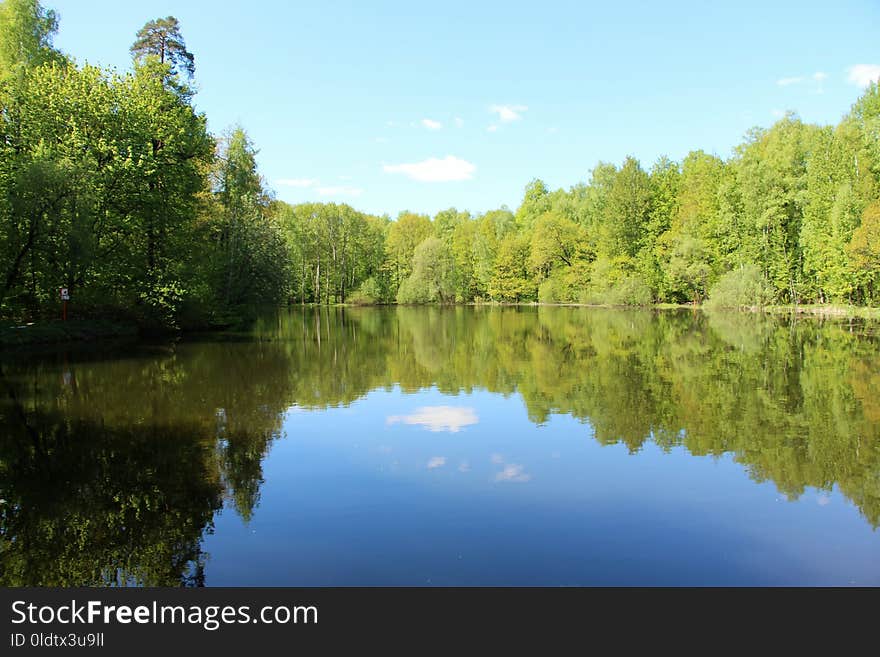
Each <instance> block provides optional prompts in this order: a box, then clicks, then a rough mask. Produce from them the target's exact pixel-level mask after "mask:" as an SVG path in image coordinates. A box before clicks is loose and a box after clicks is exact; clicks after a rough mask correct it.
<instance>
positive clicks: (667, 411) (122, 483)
mask: <svg viewBox="0 0 880 657" xmlns="http://www.w3.org/2000/svg"><path fill="white" fill-rule="evenodd" d="M393 385H400V386H401V388H402V389H403V390H405V391H414V390H418V389H422V388H425V387H429V386H436V387H437V388H438V389H439V390H441V391H443V392H446V393H450V394H458V393H460V392H467V391H470V390H472V389H474V388H483V389H486V390H489V391H492V392H497V393H502V394H513V393H517V394H518V395H519V396H520V397H521V399H522V400H523V403H524V404H525V406H526V408H527V411H528V415H529V417H530V419H531V420H532V421H533V422H535V423H543V422H546V421H548V419H549V418H550V416H551V415H552V414H554V413H561V414H568V415H571V416H573V417H576V418H579V419H581V420H583V421H584V422H585V423H586V424H588V425H589V427H590V429H591V432H590V434H589V435H592V438H593V439H595V440H597V441H599V442H601V443H602V444H613V443H622V444H625V445H626V446H627V448H628V449H629V450H631V451H638V450H639V449H640V448H641V447H642V446H643V445H644V444H645V442H647V441H653V442H655V443H656V444H658V445H660V446H661V447H662V448H664V449H671V448H673V447H676V446H683V447H684V448H686V449H687V450H688V451H689V452H691V453H692V454H694V455H722V454H732V455H733V456H734V458H735V459H736V460H737V461H738V462H740V463H742V464H743V466H744V467H745V468H746V469H747V470H748V472H749V473H750V475H751V476H752V477H753V478H754V479H756V480H759V481H764V480H771V481H773V482H774V483H775V484H776V486H778V488H779V489H780V490H781V491H783V492H784V493H786V494H787V495H790V496H793V497H796V496H798V495H800V494H801V493H802V492H803V491H804V490H805V488H806V487H808V486H809V487H817V488H829V487H831V486H832V485H835V484H837V485H838V486H839V488H840V490H841V491H842V492H843V493H844V494H845V495H846V496H847V497H848V498H849V499H851V500H852V501H853V502H854V503H855V504H856V506H857V507H858V508H859V509H860V510H861V512H862V513H863V515H864V516H865V517H866V518H867V520H868V521H869V522H870V523H871V524H872V525H873V526H876V525H877V524H878V523H880V476H878V473H880V344H878V340H877V339H876V338H874V337H871V336H869V335H866V334H865V333H864V332H860V331H857V330H856V331H851V330H850V327H849V326H839V325H835V324H822V323H819V322H816V321H802V322H790V321H788V320H779V319H769V318H762V317H759V316H755V315H735V314H725V315H708V316H707V315H696V316H693V315H691V314H690V313H676V312H664V313H652V312H635V311H633V312H623V311H603V310H590V311H585V310H581V309H573V308H541V309H535V308H524V309H517V308H451V309H443V308H436V307H431V308H389V309H368V308H365V309H321V310H313V309H305V310H298V309H297V310H293V311H290V312H287V313H282V314H281V315H280V316H279V317H275V318H273V319H267V320H264V321H262V322H261V323H259V324H258V325H257V326H256V327H255V328H254V331H253V332H252V333H250V334H248V335H241V336H227V338H226V339H224V340H223V341H206V340H203V339H200V340H198V341H196V342H193V343H182V344H179V345H174V346H170V347H156V348H155V349H153V350H152V351H150V352H147V353H144V352H142V351H138V352H137V355H134V354H125V353H123V354H102V356H101V357H100V358H99V357H95V356H93V355H89V354H80V355H79V356H76V357H74V356H72V355H71V356H67V357H64V356H56V357H54V358H50V359H46V358H41V359H33V358H31V359H27V360H23V361H21V362H14V361H13V362H10V361H9V360H8V359H7V362H6V363H4V364H3V369H2V376H0V499H2V500H3V502H0V565H2V567H0V584H2V585H24V584H35V585H49V584H63V585H78V584H80V585H81V584H87V585H89V584H95V585H102V584H119V583H137V584H153V585H172V584H200V583H202V582H203V581H204V578H205V574H204V560H205V555H204V554H203V553H202V551H201V544H202V540H203V537H204V535H205V533H207V532H211V531H212V527H213V524H212V523H213V518H214V516H215V514H216V513H217V511H218V510H219V509H220V508H221V507H222V506H223V505H224V503H225V504H226V505H227V506H230V507H232V508H234V509H235V510H236V511H237V513H238V514H239V515H240V516H241V517H242V518H243V519H245V520H248V519H249V518H250V517H251V515H252V514H253V513H254V509H255V507H256V506H257V505H258V504H259V495H260V487H261V485H262V482H263V475H262V461H263V458H264V457H265V455H266V453H267V450H268V449H269V446H270V444H271V442H272V441H273V440H274V439H275V438H276V437H277V436H278V435H279V432H280V430H281V425H282V417H283V414H284V412H285V410H286V409H288V408H289V407H290V406H291V405H293V404H296V405H298V406H300V407H303V408H310V409H318V408H325V407H328V406H339V405H346V404H348V403H350V402H352V401H354V400H356V399H358V398H359V397H361V396H363V395H364V394H366V393H367V392H369V391H370V390H374V389H377V388H389V387H391V386H393ZM585 435H588V434H587V429H586V428H585Z"/></svg>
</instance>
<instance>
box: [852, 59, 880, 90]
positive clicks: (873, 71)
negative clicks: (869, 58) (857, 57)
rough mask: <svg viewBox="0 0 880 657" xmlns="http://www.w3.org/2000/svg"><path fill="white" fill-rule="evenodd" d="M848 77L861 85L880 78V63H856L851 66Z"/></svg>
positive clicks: (865, 85)
mask: <svg viewBox="0 0 880 657" xmlns="http://www.w3.org/2000/svg"><path fill="white" fill-rule="evenodd" d="M848 79H849V81H850V82H852V83H853V84H856V85H858V86H860V87H867V86H868V85H869V84H871V83H872V82H877V81H878V80H880V64H856V65H855V66H852V67H850V69H849V75H848Z"/></svg>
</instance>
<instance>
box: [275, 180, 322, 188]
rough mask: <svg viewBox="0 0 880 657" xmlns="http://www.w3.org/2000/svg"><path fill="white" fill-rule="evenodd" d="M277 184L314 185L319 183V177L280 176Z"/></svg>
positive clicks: (290, 185) (283, 185) (284, 185)
mask: <svg viewBox="0 0 880 657" xmlns="http://www.w3.org/2000/svg"><path fill="white" fill-rule="evenodd" d="M275 184H276V185H281V186H282V187H312V186H314V185H317V184H318V179H317V178H279V179H278V180H276V181H275Z"/></svg>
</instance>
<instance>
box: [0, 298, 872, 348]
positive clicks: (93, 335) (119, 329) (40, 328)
mask: <svg viewBox="0 0 880 657" xmlns="http://www.w3.org/2000/svg"><path fill="white" fill-rule="evenodd" d="M287 307H301V308H379V307H389V308H391V307H401V308H456V307H474V308H516V307H546V308H554V307H555V308H592V309H605V310H692V311H697V310H700V311H709V312H728V313H753V314H758V313H761V314H766V315H798V316H809V317H815V318H817V319H829V318H836V319H862V320H868V321H880V308H868V307H862V306H839V305H823V306H818V305H805V306H764V307H757V306H753V307H751V308H739V309H737V308H719V309H709V308H706V307H705V306H703V305H693V304H669V303H659V304H653V305H650V306H612V305H607V304H584V303H539V302H520V303H498V302H482V303H478V302H470V303H450V304H436V303H435V304H421V305H416V304H412V305H407V304H351V303H338V304H315V303H307V304H291V305H289V306H287ZM224 330H228V329H225V328H220V327H218V328H216V329H215V330H210V329H209V332H215V331H216V332H218V333H222V332H223V331H224ZM204 332H205V329H204V328H203V329H200V330H198V331H186V330H184V331H180V332H179V333H181V334H190V333H204ZM140 337H142V332H141V330H140V328H139V327H138V326H137V325H136V324H129V323H120V322H110V321H107V320H98V319H95V320H89V319H77V320H71V321H68V322H62V321H59V320H51V321H37V322H28V323H26V324H18V325H16V324H14V323H6V324H0V350H9V349H15V348H17V347H29V346H39V345H55V344H68V343H86V342H92V343H98V342H105V341H110V340H121V339H137V338H140Z"/></svg>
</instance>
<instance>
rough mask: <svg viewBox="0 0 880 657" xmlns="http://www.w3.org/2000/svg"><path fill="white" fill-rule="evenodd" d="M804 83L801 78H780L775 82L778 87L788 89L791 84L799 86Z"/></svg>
mask: <svg viewBox="0 0 880 657" xmlns="http://www.w3.org/2000/svg"><path fill="white" fill-rule="evenodd" d="M803 81H804V78H803V77H800V76H799V77H794V78H780V79H778V80H777V81H776V84H778V85H779V86H780V87H788V86H790V85H792V84H800V83H801V82H803Z"/></svg>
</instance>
